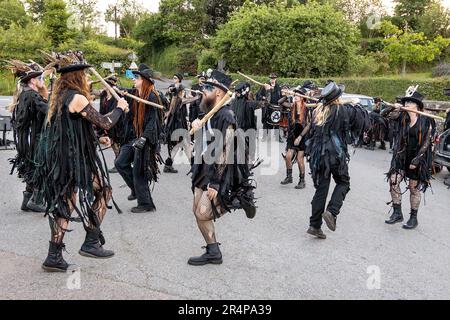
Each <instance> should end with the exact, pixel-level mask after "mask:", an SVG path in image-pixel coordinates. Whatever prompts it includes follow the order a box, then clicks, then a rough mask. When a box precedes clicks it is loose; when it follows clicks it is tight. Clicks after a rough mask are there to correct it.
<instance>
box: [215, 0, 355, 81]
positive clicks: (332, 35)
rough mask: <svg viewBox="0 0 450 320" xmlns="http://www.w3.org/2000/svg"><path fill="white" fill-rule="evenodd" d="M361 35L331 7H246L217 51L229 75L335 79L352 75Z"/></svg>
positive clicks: (219, 39) (222, 34)
mask: <svg viewBox="0 0 450 320" xmlns="http://www.w3.org/2000/svg"><path fill="white" fill-rule="evenodd" d="M356 44H357V30H356V28H355V27H354V26H352V25H351V24H350V23H349V22H348V21H346V19H345V18H344V16H343V15H342V13H340V12H337V11H336V10H335V9H334V8H333V7H332V6H331V5H329V4H326V5H320V4H318V3H315V2H311V3H307V4H306V5H294V6H293V7H292V8H289V7H287V6H286V5H285V4H281V3H278V4H275V5H272V6H267V5H260V6H256V5H254V4H251V3H246V4H245V5H244V6H243V7H242V8H241V9H240V10H239V11H237V12H235V13H234V14H233V15H232V16H231V18H230V20H229V21H228V22H227V23H226V24H225V25H223V26H222V27H220V28H219V30H218V32H217V36H216V37H215V38H214V39H213V41H212V46H213V48H214V49H215V50H216V51H217V52H218V53H219V54H220V56H221V57H222V58H224V59H225V60H226V61H227V66H228V67H229V68H230V69H231V70H239V69H242V70H251V71H252V72H257V73H264V74H267V73H269V72H271V71H277V72H279V73H281V74H283V75H286V76H331V75H339V74H342V73H343V72H345V71H346V70H348V68H349V61H350V57H351V56H352V55H353V54H354V52H355V51H356Z"/></svg>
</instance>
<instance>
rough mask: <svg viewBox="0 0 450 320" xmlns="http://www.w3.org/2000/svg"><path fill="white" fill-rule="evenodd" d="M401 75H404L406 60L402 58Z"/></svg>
mask: <svg viewBox="0 0 450 320" xmlns="http://www.w3.org/2000/svg"><path fill="white" fill-rule="evenodd" d="M402 76H403V77H404V76H406V60H403V64H402Z"/></svg>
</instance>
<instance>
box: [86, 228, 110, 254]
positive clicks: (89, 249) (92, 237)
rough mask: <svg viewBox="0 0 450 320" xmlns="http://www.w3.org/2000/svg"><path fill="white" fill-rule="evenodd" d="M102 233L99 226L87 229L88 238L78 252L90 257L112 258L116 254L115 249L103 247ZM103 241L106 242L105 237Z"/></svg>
mask: <svg viewBox="0 0 450 320" xmlns="http://www.w3.org/2000/svg"><path fill="white" fill-rule="evenodd" d="M100 233H101V231H100V229H99V228H94V229H89V228H88V229H86V238H85V240H84V243H83V245H82V246H81V249H80V250H79V251H78V253H79V254H81V255H82V256H85V257H89V258H99V259H106V258H111V257H112V256H113V255H114V251H111V250H106V249H104V248H103V247H102V244H101V242H100V238H101V236H100ZM102 242H104V238H103V241H102Z"/></svg>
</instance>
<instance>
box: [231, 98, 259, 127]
mask: <svg viewBox="0 0 450 320" xmlns="http://www.w3.org/2000/svg"><path fill="white" fill-rule="evenodd" d="M258 106H259V104H258V102H257V101H252V100H249V99H248V98H247V97H245V96H241V97H236V99H234V100H233V101H232V103H231V110H232V111H233V112H234V114H235V116H236V124H237V127H238V128H240V129H242V130H249V129H255V130H256V118H255V110H256V109H257V108H258Z"/></svg>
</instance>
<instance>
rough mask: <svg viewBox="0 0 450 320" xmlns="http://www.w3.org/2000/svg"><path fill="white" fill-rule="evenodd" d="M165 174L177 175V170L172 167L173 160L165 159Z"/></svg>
mask: <svg viewBox="0 0 450 320" xmlns="http://www.w3.org/2000/svg"><path fill="white" fill-rule="evenodd" d="M163 171H164V172H165V173H178V170H175V169H174V167H173V160H172V159H171V158H167V159H166V162H165V163H164V170H163Z"/></svg>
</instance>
